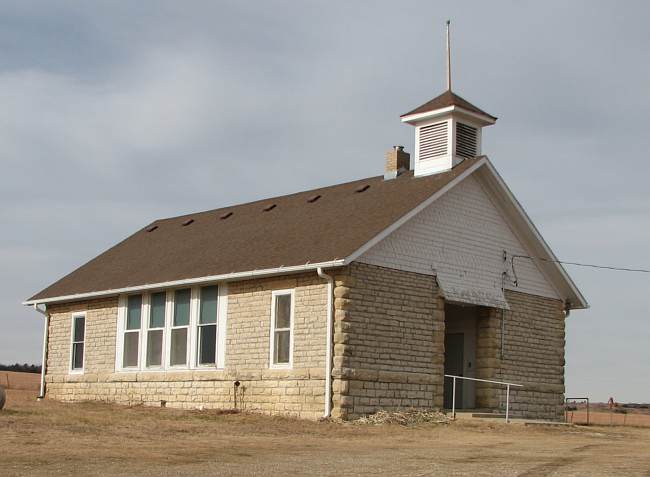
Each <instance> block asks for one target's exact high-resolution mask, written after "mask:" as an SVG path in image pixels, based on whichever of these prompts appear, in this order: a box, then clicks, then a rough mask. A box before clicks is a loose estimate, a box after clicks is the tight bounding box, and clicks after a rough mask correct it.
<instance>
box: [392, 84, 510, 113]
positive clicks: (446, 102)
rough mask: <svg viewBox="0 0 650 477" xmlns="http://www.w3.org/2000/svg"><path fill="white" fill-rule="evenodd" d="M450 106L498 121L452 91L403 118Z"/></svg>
mask: <svg viewBox="0 0 650 477" xmlns="http://www.w3.org/2000/svg"><path fill="white" fill-rule="evenodd" d="M449 106H458V107H460V108H463V109H466V110H468V111H471V112H473V113H477V114H482V115H484V116H487V117H489V118H492V119H494V120H496V119H497V118H496V117H495V116H492V115H491V114H488V113H486V112H485V111H483V110H482V109H479V108H477V107H476V106H474V105H473V104H472V103H470V102H469V101H467V100H466V99H464V98H461V97H460V96H458V95H457V94H456V93H452V92H451V91H450V90H447V91H445V92H444V93H442V94H441V95H440V96H436V97H435V98H433V99H432V100H431V101H428V102H426V103H424V104H423V105H422V106H418V107H417V108H415V109H414V110H413V111H409V112H408V113H406V114H402V116H401V117H402V118H403V117H404V116H410V115H411V114H418V113H426V112H429V111H434V110H436V109H441V108H446V107H449Z"/></svg>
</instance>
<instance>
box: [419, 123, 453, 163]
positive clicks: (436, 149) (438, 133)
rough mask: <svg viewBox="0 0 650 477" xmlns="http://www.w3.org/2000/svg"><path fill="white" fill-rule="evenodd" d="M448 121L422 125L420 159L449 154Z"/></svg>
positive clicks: (420, 129)
mask: <svg viewBox="0 0 650 477" xmlns="http://www.w3.org/2000/svg"><path fill="white" fill-rule="evenodd" d="M448 127H449V126H448V121H443V122H441V123H434V124H430V125H428V126H422V127H420V128H419V131H420V141H419V146H420V154H419V156H418V157H419V160H420V161H424V160H426V159H433V158H434V157H440V156H444V155H445V154H447V146H448V142H447V137H448V135H447V131H448Z"/></svg>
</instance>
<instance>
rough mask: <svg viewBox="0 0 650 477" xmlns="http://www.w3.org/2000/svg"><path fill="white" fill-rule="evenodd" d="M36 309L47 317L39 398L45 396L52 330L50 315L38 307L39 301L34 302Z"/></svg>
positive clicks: (44, 325)
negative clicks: (46, 368) (48, 345)
mask: <svg viewBox="0 0 650 477" xmlns="http://www.w3.org/2000/svg"><path fill="white" fill-rule="evenodd" d="M34 309H35V310H36V311H38V312H39V313H40V314H42V315H43V317H44V318H45V320H44V322H43V361H42V362H41V391H40V393H39V395H38V400H39V401H40V400H41V399H43V398H45V367H46V365H47V340H48V337H49V331H50V315H49V314H48V313H47V312H46V311H45V310H41V309H40V308H39V307H38V303H34Z"/></svg>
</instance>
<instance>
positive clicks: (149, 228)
mask: <svg viewBox="0 0 650 477" xmlns="http://www.w3.org/2000/svg"><path fill="white" fill-rule="evenodd" d="M157 228H158V226H157V225H152V226H150V227H147V232H153V231H154V230H156V229H157Z"/></svg>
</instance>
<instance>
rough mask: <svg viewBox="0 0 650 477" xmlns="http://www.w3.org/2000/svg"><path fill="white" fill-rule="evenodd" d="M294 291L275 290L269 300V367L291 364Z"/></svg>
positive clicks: (286, 366)
mask: <svg viewBox="0 0 650 477" xmlns="http://www.w3.org/2000/svg"><path fill="white" fill-rule="evenodd" d="M294 308H295V307H294V291H293V290H275V291H273V293H272V300H271V346H270V348H271V353H270V357H269V363H270V367H271V368H290V367H291V366H292V365H293V313H294Z"/></svg>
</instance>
